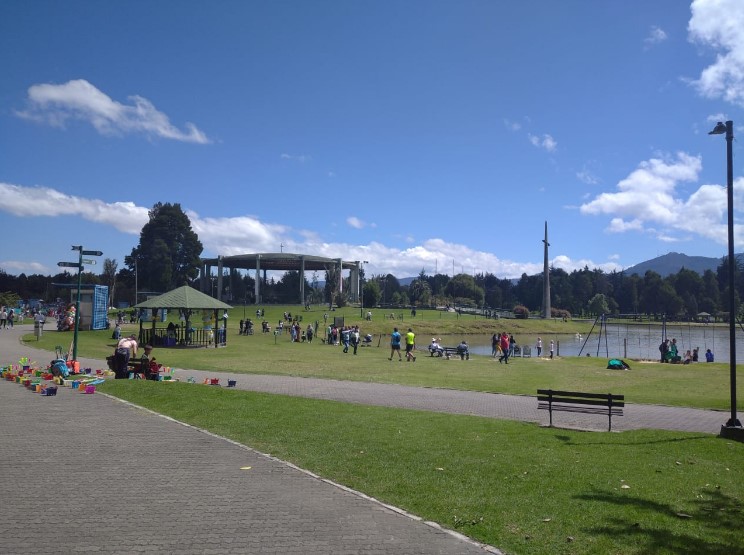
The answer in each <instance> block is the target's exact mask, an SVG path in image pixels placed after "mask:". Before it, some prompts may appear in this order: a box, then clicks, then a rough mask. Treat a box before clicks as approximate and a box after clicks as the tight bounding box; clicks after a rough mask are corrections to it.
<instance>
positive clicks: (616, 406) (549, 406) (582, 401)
mask: <svg viewBox="0 0 744 555" xmlns="http://www.w3.org/2000/svg"><path fill="white" fill-rule="evenodd" d="M624 406H625V395H613V394H611V393H579V392H577V391H554V390H552V389H538V390H537V408H538V409H542V410H547V411H549V413H550V426H552V425H553V411H554V410H555V411H564V412H581V413H584V414H606V415H607V417H608V418H609V427H608V429H607V430H608V431H610V432H611V431H612V417H613V416H622V415H623V407H624Z"/></svg>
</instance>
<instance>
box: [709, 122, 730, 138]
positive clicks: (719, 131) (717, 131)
mask: <svg viewBox="0 0 744 555" xmlns="http://www.w3.org/2000/svg"><path fill="white" fill-rule="evenodd" d="M724 133H726V124H725V123H723V122H722V121H719V122H718V123H717V124H716V126H715V127H714V128H713V130H712V131H708V135H723V134H724Z"/></svg>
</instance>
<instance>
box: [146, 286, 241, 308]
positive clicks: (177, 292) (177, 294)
mask: <svg viewBox="0 0 744 555" xmlns="http://www.w3.org/2000/svg"><path fill="white" fill-rule="evenodd" d="M134 308H171V309H176V308H185V309H188V310H203V309H206V310H218V309H221V308H223V309H227V308H232V306H230V305H229V304H227V303H223V302H222V301H220V300H217V299H215V298H214V297H210V296H209V295H206V294H204V293H202V292H201V291H197V290H196V289H194V288H193V287H189V286H188V285H184V286H183V287H179V288H178V289H174V290H173V291H168V292H167V293H163V294H162V295H159V296H157V297H153V298H152V299H147V300H146V301H144V302H141V303H139V304H137V305H134Z"/></svg>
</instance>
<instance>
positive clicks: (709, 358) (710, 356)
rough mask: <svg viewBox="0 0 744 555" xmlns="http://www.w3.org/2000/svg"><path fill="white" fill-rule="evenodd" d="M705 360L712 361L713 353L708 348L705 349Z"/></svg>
mask: <svg viewBox="0 0 744 555" xmlns="http://www.w3.org/2000/svg"><path fill="white" fill-rule="evenodd" d="M705 362H713V353H711V352H710V349H708V350H707V351H705Z"/></svg>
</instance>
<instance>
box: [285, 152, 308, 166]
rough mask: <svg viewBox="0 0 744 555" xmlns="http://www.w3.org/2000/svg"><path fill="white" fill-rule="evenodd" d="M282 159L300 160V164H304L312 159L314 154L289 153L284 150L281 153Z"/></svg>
mask: <svg viewBox="0 0 744 555" xmlns="http://www.w3.org/2000/svg"><path fill="white" fill-rule="evenodd" d="M281 159H282V160H289V161H291V162H298V163H300V164H304V163H305V162H309V161H310V160H312V159H313V158H312V156H308V155H306V154H287V153H286V152H283V153H282V154H281Z"/></svg>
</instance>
